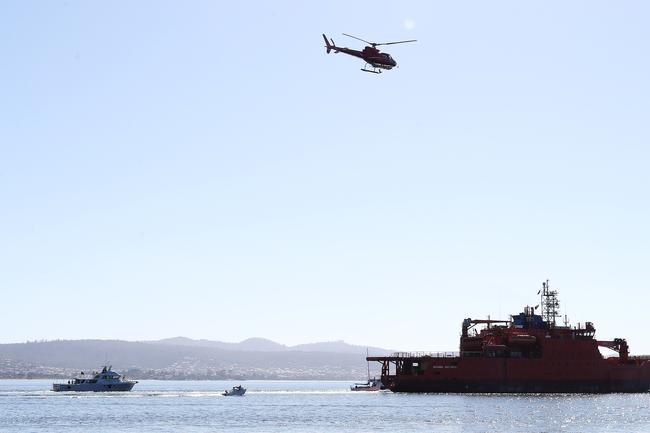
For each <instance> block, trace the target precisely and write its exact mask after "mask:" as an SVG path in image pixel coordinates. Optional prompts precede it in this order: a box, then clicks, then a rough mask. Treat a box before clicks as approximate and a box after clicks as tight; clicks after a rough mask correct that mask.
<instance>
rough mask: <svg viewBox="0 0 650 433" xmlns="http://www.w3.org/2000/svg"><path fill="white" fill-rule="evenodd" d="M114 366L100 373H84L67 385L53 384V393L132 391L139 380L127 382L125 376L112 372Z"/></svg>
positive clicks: (105, 368)
mask: <svg viewBox="0 0 650 433" xmlns="http://www.w3.org/2000/svg"><path fill="white" fill-rule="evenodd" d="M111 368H112V366H109V367H106V366H104V368H103V369H102V371H100V372H96V371H94V372H92V373H91V374H84V372H83V371H82V372H81V373H80V374H79V375H78V376H76V377H74V378H72V379H70V380H69V381H68V382H67V383H53V384H52V391H56V392H61V391H94V392H107V391H131V389H133V386H134V385H135V384H136V383H138V381H137V380H127V379H125V378H124V376H122V375H119V374H117V373H116V372H114V371H113V370H111Z"/></svg>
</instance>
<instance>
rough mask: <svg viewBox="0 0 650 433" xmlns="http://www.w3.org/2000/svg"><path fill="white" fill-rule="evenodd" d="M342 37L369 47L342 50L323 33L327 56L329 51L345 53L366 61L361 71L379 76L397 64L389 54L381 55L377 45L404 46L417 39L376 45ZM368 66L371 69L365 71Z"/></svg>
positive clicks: (362, 40)
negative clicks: (359, 49)
mask: <svg viewBox="0 0 650 433" xmlns="http://www.w3.org/2000/svg"><path fill="white" fill-rule="evenodd" d="M343 35H344V36H347V37H350V38H353V39H357V40H359V41H361V42H365V43H366V44H368V45H369V46H366V47H365V48H364V49H363V51H358V50H352V49H350V48H344V47H337V46H336V44H335V43H334V39H332V38H330V40H329V41H328V40H327V36H325V34H324V33H323V39H325V48H326V49H327V54H329V53H330V51H332V50H334V52H335V53H345V54H349V55H351V56H354V57H359V58H360V59H363V60H365V61H366V64H365V65H364V66H363V68H361V70H362V71H364V72H371V73H373V74H381V70H382V69H386V70H390V69H393V68H394V67H395V66H397V62H396V61H395V59H393V58H392V57H391V55H390V54H388V53H382V52H380V51H379V50H378V49H377V48H376V47H378V46H379V45H393V44H405V43H407V42H416V41H417V39H410V40H408V41H397V42H382V43H377V42H368V41H366V40H364V39H361V38H358V37H356V36H352V35H348V34H347V33H343ZM330 42H331V43H330ZM368 65H370V67H372V69H366V67H367V66H368Z"/></svg>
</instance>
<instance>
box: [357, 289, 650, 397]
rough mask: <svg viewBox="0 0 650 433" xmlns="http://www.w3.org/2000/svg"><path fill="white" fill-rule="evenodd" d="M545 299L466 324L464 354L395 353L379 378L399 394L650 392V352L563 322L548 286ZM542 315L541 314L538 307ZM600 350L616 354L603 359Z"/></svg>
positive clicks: (543, 291) (385, 359) (382, 360)
mask: <svg viewBox="0 0 650 433" xmlns="http://www.w3.org/2000/svg"><path fill="white" fill-rule="evenodd" d="M539 294H540V296H541V302H540V304H538V305H537V306H535V307H525V308H524V311H523V312H521V313H519V314H517V315H513V316H511V318H510V319H509V320H492V319H484V320H473V319H470V318H468V319H465V320H463V323H462V328H461V337H460V352H459V353H444V352H443V353H421V352H418V353H395V354H393V355H391V356H379V357H368V358H367V360H368V361H377V362H380V363H381V364H382V375H381V381H382V382H383V383H384V384H385V385H386V386H387V387H388V388H389V389H391V390H392V391H395V392H506V393H510V392H522V393H546V392H561V393H564V392H585V393H606V392H645V391H648V390H650V356H630V355H629V349H628V344H627V341H626V340H625V339H623V338H615V339H612V340H607V341H603V340H596V338H595V333H596V329H595V327H594V325H593V323H591V322H586V323H584V325H582V324H578V325H577V326H574V327H572V326H569V323H568V320H566V318H565V320H564V323H563V324H561V325H560V324H558V323H557V319H558V318H559V317H560V315H559V301H558V296H557V295H558V292H557V290H551V289H550V287H549V284H548V281H546V282H544V283H543V284H542V289H540V291H539ZM538 309H539V310H540V312H541V314H537V310H538ZM599 347H606V348H608V349H612V350H614V351H616V352H618V356H612V357H609V358H605V357H603V356H602V355H601V353H600V351H599Z"/></svg>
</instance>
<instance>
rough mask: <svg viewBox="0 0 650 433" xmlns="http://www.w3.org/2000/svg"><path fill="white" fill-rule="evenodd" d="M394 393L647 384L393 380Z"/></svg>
mask: <svg viewBox="0 0 650 433" xmlns="http://www.w3.org/2000/svg"><path fill="white" fill-rule="evenodd" d="M389 388H390V390H391V391H393V392H413V393H586V394H600V393H612V392H627V393H635V392H647V391H649V390H650V381H636V380H627V381H607V380H605V381H595V382H594V381H554V380H544V381H529V380H526V381H507V382H501V381H494V380H480V381H467V380H460V379H450V380H422V379H417V380H409V379H401V380H393V381H392V382H391V384H390V385H389Z"/></svg>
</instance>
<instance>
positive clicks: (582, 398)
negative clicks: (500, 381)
mask: <svg viewBox="0 0 650 433" xmlns="http://www.w3.org/2000/svg"><path fill="white" fill-rule="evenodd" d="M51 383H52V381H49V380H0V431H1V432H21V433H23V432H44V431H55V432H176V433H181V432H213V431H230V432H232V431H236V432H283V433H287V432H374V431H384V432H608V433H610V432H639V433H641V432H643V433H647V432H650V393H646V394H629V395H624V394H612V395H532V396H529V395H479V394H476V395H444V394H443V395H435V394H430V395H404V394H392V393H390V392H380V393H363V392H359V393H352V392H349V391H347V389H348V385H349V382H320V381H319V382H302V381H301V382H298V381H296V382H294V381H249V382H242V385H243V386H244V387H246V388H248V391H247V393H246V395H245V396H244V397H222V396H221V395H220V393H221V392H222V390H224V389H226V388H230V387H232V386H233V385H236V384H237V383H235V382H232V381H229V382H221V381H200V382H199V381H197V382H194V381H141V382H140V383H138V384H137V385H136V387H135V388H134V391H132V392H129V393H113V394H100V393H84V394H65V393H53V392H51V391H48V389H49V388H50V387H51Z"/></svg>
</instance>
